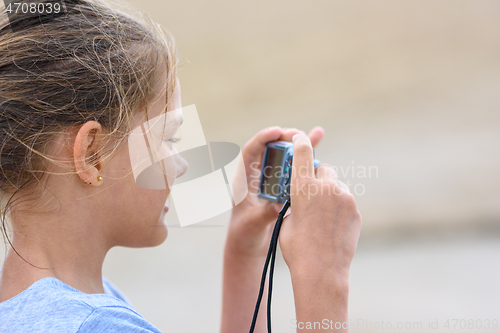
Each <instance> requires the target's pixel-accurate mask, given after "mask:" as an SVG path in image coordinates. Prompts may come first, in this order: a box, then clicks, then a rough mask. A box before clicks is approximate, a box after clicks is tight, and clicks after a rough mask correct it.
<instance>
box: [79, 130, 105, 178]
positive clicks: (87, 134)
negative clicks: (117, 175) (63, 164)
mask: <svg viewBox="0 0 500 333" xmlns="http://www.w3.org/2000/svg"><path fill="white" fill-rule="evenodd" d="M101 133H102V127H101V124H99V123H98V122H96V121H93V120H92V121H88V122H86V123H85V124H83V125H82V127H80V130H78V133H77V135H76V138H75V144H74V146H73V155H74V163H75V170H76V173H77V174H78V177H80V179H81V180H82V181H83V182H84V183H86V184H90V185H92V186H100V185H101V184H102V181H99V180H100V179H102V178H101V176H100V175H99V171H100V170H101V169H102V162H101V161H96V159H98V155H97V153H98V151H99V149H100V148H101V147H100V145H99V142H100V140H99V138H100V136H101ZM93 161H94V163H92V162H93ZM95 162H97V163H95ZM93 164H95V165H93ZM98 178H99V179H98Z"/></svg>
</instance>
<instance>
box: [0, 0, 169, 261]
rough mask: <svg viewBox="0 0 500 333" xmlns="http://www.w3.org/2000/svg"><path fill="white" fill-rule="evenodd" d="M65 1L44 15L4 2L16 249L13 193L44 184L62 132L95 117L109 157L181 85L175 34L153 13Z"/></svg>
mask: <svg viewBox="0 0 500 333" xmlns="http://www.w3.org/2000/svg"><path fill="white" fill-rule="evenodd" d="M63 3H66V6H65V11H64V14H62V15H54V16H52V17H50V20H41V19H39V20H38V21H37V20H29V19H26V16H25V17H23V16H22V15H7V13H6V11H5V10H4V9H1V8H0V11H1V13H0V171H1V172H0V194H1V195H2V197H1V209H2V215H1V227H2V231H3V236H4V239H5V240H6V245H7V241H8V243H9V244H10V246H11V247H12V243H11V241H10V239H9V236H8V232H7V228H6V223H5V219H6V216H7V212H9V211H10V208H11V206H12V204H13V203H14V202H15V201H17V200H18V198H16V200H14V201H13V200H12V199H13V197H14V196H15V195H16V193H18V192H19V191H20V190H23V191H28V192H29V191H30V190H33V189H35V188H37V185H38V184H39V183H40V181H41V179H42V177H43V176H44V175H45V174H46V172H45V171H46V167H47V164H46V163H47V161H48V160H50V158H49V157H48V156H47V152H48V150H49V149H50V143H51V142H52V141H53V139H54V138H55V136H57V135H58V134H60V133H61V132H62V131H66V130H72V129H75V128H76V129H78V128H79V126H81V125H83V124H84V123H86V122H88V121H91V120H95V121H97V122H99V123H100V124H101V126H102V128H103V130H104V132H105V133H106V134H107V135H108V139H107V140H106V143H105V144H104V147H105V148H103V151H105V152H107V153H108V155H107V156H110V155H111V154H112V153H113V152H114V151H115V149H116V148H117V147H118V145H119V144H120V143H121V142H122V141H123V140H124V139H125V138H126V137H127V135H128V134H129V132H130V130H131V124H132V123H131V121H132V118H133V116H134V115H135V114H136V113H137V112H138V111H139V110H141V109H142V108H144V107H145V108H146V110H147V106H148V105H149V104H150V103H151V102H152V100H153V99H154V98H155V96H157V95H158V94H159V91H160V89H163V88H166V90H167V103H168V102H169V100H170V99H171V98H172V95H173V92H174V89H175V82H176V67H177V55H176V51H175V42H174V39H173V38H172V37H171V36H170V35H169V34H168V33H167V32H166V31H164V30H163V29H162V28H161V27H160V26H159V25H158V24H156V23H154V22H152V20H151V19H150V18H149V17H148V16H147V15H145V14H143V13H140V12H138V11H136V12H133V11H130V10H129V9H128V10H129V11H127V8H125V6H124V4H122V3H112V2H109V1H97V0H65V1H63ZM42 22H43V23H42ZM165 69H166V72H167V84H166V87H165V86H164V85H163V86H162V85H161V83H162V82H163V79H162V75H164V73H165ZM97 156H100V159H102V158H105V157H102V156H103V155H102V151H101V152H97V153H96V154H95V155H93V156H92V157H91V158H90V161H88V162H89V163H96V157H97ZM50 161H51V162H54V161H53V160H50ZM69 162H70V161H69ZM8 195H10V197H9V198H8V200H7V198H6V197H7V196H8ZM14 251H15V249H14ZM16 253H17V251H16Z"/></svg>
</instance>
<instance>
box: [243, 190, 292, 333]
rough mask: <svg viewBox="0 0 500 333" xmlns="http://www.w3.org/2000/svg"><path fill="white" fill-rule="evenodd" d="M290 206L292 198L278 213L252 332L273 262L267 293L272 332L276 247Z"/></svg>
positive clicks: (268, 327)
mask: <svg viewBox="0 0 500 333" xmlns="http://www.w3.org/2000/svg"><path fill="white" fill-rule="evenodd" d="M288 207H290V200H286V201H285V203H284V204H283V207H281V210H280V212H279V215H278V220H277V221H276V224H275V225H274V231H273V235H272V237H271V243H270V244H269V251H268V252H267V258H266V263H265V264H264V270H263V271H262V279H261V280H260V290H259V297H257V304H256V305H255V311H254V313H253V319H252V326H251V327H250V333H253V331H254V330H255V323H256V322H257V315H258V314H259V308H260V303H261V301H262V295H263V294H264V285H265V283H266V275H267V268H268V266H269V262H271V267H270V269H269V290H268V293H267V331H268V332H269V333H271V296H272V293H273V275H274V263H275V261H276V248H277V247H278V235H279V233H280V229H281V224H282V223H283V217H284V216H285V213H286V211H287V210H288Z"/></svg>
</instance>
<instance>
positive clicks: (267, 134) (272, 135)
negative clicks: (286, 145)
mask: <svg viewBox="0 0 500 333" xmlns="http://www.w3.org/2000/svg"><path fill="white" fill-rule="evenodd" d="M281 133H282V130H281V128H280V127H279V126H275V127H269V128H265V129H263V130H261V131H260V132H259V133H257V134H255V135H254V136H253V137H252V138H251V139H250V140H249V141H248V142H247V143H246V144H245V147H244V148H243V151H242V153H241V154H242V157H243V161H244V162H245V169H246V172H247V175H250V174H251V173H252V171H254V169H255V170H256V171H255V172H260V161H261V158H262V154H263V153H264V149H265V148H266V144H267V143H268V142H271V141H276V140H278V138H279V137H280V136H281ZM254 162H258V163H259V166H257V168H253V167H252V168H251V167H250V166H251V164H252V163H254ZM257 170H258V171H257Z"/></svg>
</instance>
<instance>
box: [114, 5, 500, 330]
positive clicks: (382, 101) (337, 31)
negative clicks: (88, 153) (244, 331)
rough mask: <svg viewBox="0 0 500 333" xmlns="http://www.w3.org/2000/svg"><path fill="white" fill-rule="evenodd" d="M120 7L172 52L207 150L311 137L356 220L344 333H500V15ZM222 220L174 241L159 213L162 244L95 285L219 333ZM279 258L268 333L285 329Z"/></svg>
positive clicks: (119, 262)
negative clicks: (288, 134)
mask: <svg viewBox="0 0 500 333" xmlns="http://www.w3.org/2000/svg"><path fill="white" fill-rule="evenodd" d="M130 3H131V4H133V5H134V6H136V8H138V9H140V10H143V11H145V12H147V13H149V14H150V15H151V16H152V17H153V19H154V20H155V21H157V22H159V23H160V24H162V25H163V26H164V27H165V28H166V29H167V30H168V31H170V32H171V33H172V34H173V35H174V37H175V38H176V40H177V46H178V51H179V56H180V64H181V65H182V67H181V68H180V69H179V77H180V82H181V87H182V100H183V103H182V104H183V105H184V106H187V105H191V104H196V107H197V110H198V114H199V116H200V119H201V122H202V125H203V129H204V131H205V136H206V138H207V141H229V142H234V143H237V144H239V145H240V146H243V145H244V144H245V142H246V141H247V140H248V139H249V138H250V137H251V136H253V135H254V134H255V133H256V132H257V131H259V130H260V129H262V128H264V127H268V126H273V125H280V126H283V127H297V128H299V129H302V130H304V131H306V132H307V131H309V130H310V129H312V128H313V127H314V126H316V125H321V126H323V127H324V128H325V132H326V134H325V137H324V139H323V141H322V142H321V143H320V145H319V146H318V147H317V148H316V157H317V158H318V159H320V160H321V161H322V162H327V163H330V164H332V165H334V166H336V167H337V168H338V173H339V178H340V179H341V180H342V181H344V182H345V183H349V184H350V186H351V191H352V192H354V194H355V197H356V200H357V203H358V208H359V210H360V212H361V214H362V216H363V228H362V232H361V238H360V241H359V245H358V250H357V253H356V256H355V258H354V261H353V263H352V268H351V274H350V298H349V316H350V319H351V324H352V326H351V331H352V332H375V331H376V332H380V331H386V330H388V329H387V328H388V325H387V323H388V322H390V323H391V326H392V329H391V330H390V331H401V332H422V331H433V332H438V331H447V332H450V331H468V332H480V331H487V332H493V331H500V328H497V329H492V328H491V327H490V328H489V329H486V327H487V320H489V321H490V323H493V320H497V323H498V321H500V283H499V281H500V263H499V257H500V190H499V189H498V188H499V186H500V177H499V175H500V170H499V168H500V154H499V148H500V93H499V92H500V20H499V19H498V18H499V17H500V2H498V1H496V0H469V1H463V0H453V1H452V0H448V1H445V0H418V1H416V0H406V1H399V0H378V1H368V0H351V1H340V0H312V1H284V0H270V1H262V0H254V1H241V2H237V1H224V0H213V1H209V2H204V1H194V0H183V1H169V0H162V1H160V0H140V1H139V0H135V1H130ZM363 171H364V172H363ZM228 220H229V213H226V214H223V215H220V216H217V217H215V218H212V219H210V220H209V221H206V223H205V222H204V223H202V224H200V225H194V226H191V227H185V228H181V227H179V226H178V221H177V220H176V215H175V207H172V209H171V211H170V212H169V213H168V214H167V221H168V224H169V226H171V227H170V231H169V237H168V239H167V241H166V242H165V243H164V244H162V245H161V246H159V247H156V248H149V249H125V248H115V249H113V250H111V252H110V253H109V254H108V257H107V259H106V262H105V267H104V275H105V276H106V277H107V278H109V279H110V280H111V281H112V282H113V283H115V285H117V286H118V287H119V288H120V289H121V290H122V291H123V292H124V293H125V294H126V295H127V296H128V298H129V299H130V300H131V302H132V304H133V305H134V306H135V307H136V309H137V310H138V311H139V313H141V314H142V315H143V316H144V317H145V318H146V319H148V320H149V321H151V322H152V323H153V324H154V325H155V326H157V327H158V328H159V329H160V330H162V331H165V332H218V331H219V325H220V313H221V311H220V309H221V281H222V280H221V279H222V253H223V246H224V238H225V234H226V226H227V223H228ZM278 257H279V259H278V262H277V267H276V273H275V288H274V294H273V327H274V331H275V332H278V333H280V332H295V330H294V329H293V328H292V326H291V322H292V321H293V320H294V319H295V315H294V304H293V295H292V287H291V283H290V276H289V273H288V270H287V267H286V265H285V263H284V262H283V260H282V258H281V257H280V256H278ZM454 319H457V320H458V321H457V322H456V321H453V320H454ZM447 320H449V322H448V327H446V322H447ZM470 320H473V322H474V324H473V325H471V324H470ZM465 321H467V325H469V326H467V327H465V326H464V323H465ZM419 323H420V324H419ZM436 323H437V324H438V326H437V329H436ZM457 323H458V325H457ZM382 325H385V326H382ZM453 325H456V326H455V327H454V326H453ZM498 325H499V326H500V323H499V324H498ZM397 326H399V327H404V328H403V329H400V330H398V329H397ZM499 326H497V327H499Z"/></svg>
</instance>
